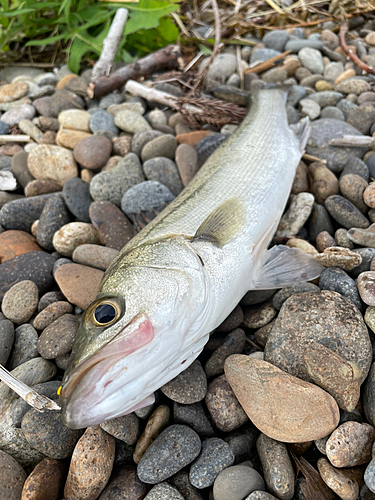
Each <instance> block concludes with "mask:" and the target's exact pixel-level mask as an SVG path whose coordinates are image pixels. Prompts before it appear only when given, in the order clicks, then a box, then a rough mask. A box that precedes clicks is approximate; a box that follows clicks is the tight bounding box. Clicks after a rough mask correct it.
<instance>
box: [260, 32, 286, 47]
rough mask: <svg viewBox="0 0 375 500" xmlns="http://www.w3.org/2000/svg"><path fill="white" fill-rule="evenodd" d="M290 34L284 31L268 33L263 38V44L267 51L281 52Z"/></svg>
mask: <svg viewBox="0 0 375 500" xmlns="http://www.w3.org/2000/svg"><path fill="white" fill-rule="evenodd" d="M289 38H290V34H289V33H288V32H287V31H286V30H276V31H269V32H268V33H266V34H265V35H264V37H263V40H262V41H263V43H264V45H265V46H266V47H267V48H268V49H273V50H277V51H279V52H282V51H283V50H284V46H285V44H286V42H287V41H288V40H289Z"/></svg>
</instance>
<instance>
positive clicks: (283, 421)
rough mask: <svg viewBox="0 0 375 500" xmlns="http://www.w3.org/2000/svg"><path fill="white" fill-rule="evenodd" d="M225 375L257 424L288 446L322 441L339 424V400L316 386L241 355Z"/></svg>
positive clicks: (228, 365) (229, 363)
mask: <svg viewBox="0 0 375 500" xmlns="http://www.w3.org/2000/svg"><path fill="white" fill-rule="evenodd" d="M224 370H225V374H226V376H227V379H228V382H229V384H230V385H231V387H232V389H233V391H234V393H235V395H236V397H237V399H238V400H239V402H240V403H241V405H242V407H243V408H244V410H245V411H246V413H247V415H248V417H249V418H250V420H251V421H252V422H253V424H254V425H255V426H256V427H257V428H258V429H259V430H260V431H261V432H263V434H265V435H266V436H268V437H270V438H272V439H276V440H277V441H283V442H286V443H302V442H304V441H312V440H314V439H320V438H322V437H324V436H326V435H327V434H329V433H331V432H332V431H333V430H334V429H335V428H336V427H337V424H338V423H339V420H340V411H339V407H338V406H337V403H336V401H335V400H334V399H333V398H332V396H330V395H329V394H328V393H327V392H325V391H323V389H320V388H319V387H317V386H316V385H313V384H310V383H309V382H305V381H304V380H300V379H298V378H296V377H293V376H292V375H289V374H288V373H285V372H284V371H282V370H280V369H279V368H277V367H276V366H274V365H271V364H270V363H267V362H266V361H261V360H259V359H255V358H251V357H249V356H244V355H241V354H234V355H233V356H229V358H228V359H227V360H226V362H225V366H224Z"/></svg>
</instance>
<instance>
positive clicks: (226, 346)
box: [204, 328, 246, 378]
mask: <svg viewBox="0 0 375 500" xmlns="http://www.w3.org/2000/svg"><path fill="white" fill-rule="evenodd" d="M245 344H246V335H245V332H244V331H243V330H241V329H240V328H237V329H236V330H233V331H232V332H231V333H230V334H229V335H228V336H227V337H226V338H225V340H224V343H223V344H222V345H221V346H220V347H218V349H216V350H215V351H214V352H213V353H212V355H211V357H210V358H209V359H208V360H207V362H206V364H205V365H204V370H205V372H206V375H207V377H208V378H210V377H214V376H215V375H221V374H222V373H224V363H225V360H226V359H227V357H228V356H230V355H231V354H241V352H242V351H243V349H244V347H245Z"/></svg>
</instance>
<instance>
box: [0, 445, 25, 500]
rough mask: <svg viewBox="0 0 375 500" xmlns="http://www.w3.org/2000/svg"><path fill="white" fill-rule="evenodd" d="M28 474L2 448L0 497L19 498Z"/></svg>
mask: <svg viewBox="0 0 375 500" xmlns="http://www.w3.org/2000/svg"><path fill="white" fill-rule="evenodd" d="M26 477H27V474H26V472H25V471H24V469H23V468H22V467H21V465H20V464H19V463H18V462H17V461H16V460H15V459H14V458H13V457H11V456H10V455H8V453H5V452H4V451H2V450H0V497H1V498H4V499H7V500H19V499H20V498H21V493H22V488H23V485H24V482H25V480H26Z"/></svg>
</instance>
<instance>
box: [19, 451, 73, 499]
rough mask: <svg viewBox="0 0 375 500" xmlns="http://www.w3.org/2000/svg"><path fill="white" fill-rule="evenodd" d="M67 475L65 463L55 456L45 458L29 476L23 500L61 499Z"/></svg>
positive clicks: (23, 491)
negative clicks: (54, 457) (55, 458)
mask: <svg viewBox="0 0 375 500" xmlns="http://www.w3.org/2000/svg"><path fill="white" fill-rule="evenodd" d="M65 476H66V470H65V465H64V464H63V463H62V462H60V461H58V460H54V459H53V458H44V459H43V460H42V461H41V462H39V464H38V465H37V466H36V467H35V469H34V470H33V471H32V473H31V474H30V475H29V476H28V478H27V479H26V481H25V484H24V486H23V489H22V497H21V500H59V498H62V493H63V490H64V481H65Z"/></svg>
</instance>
